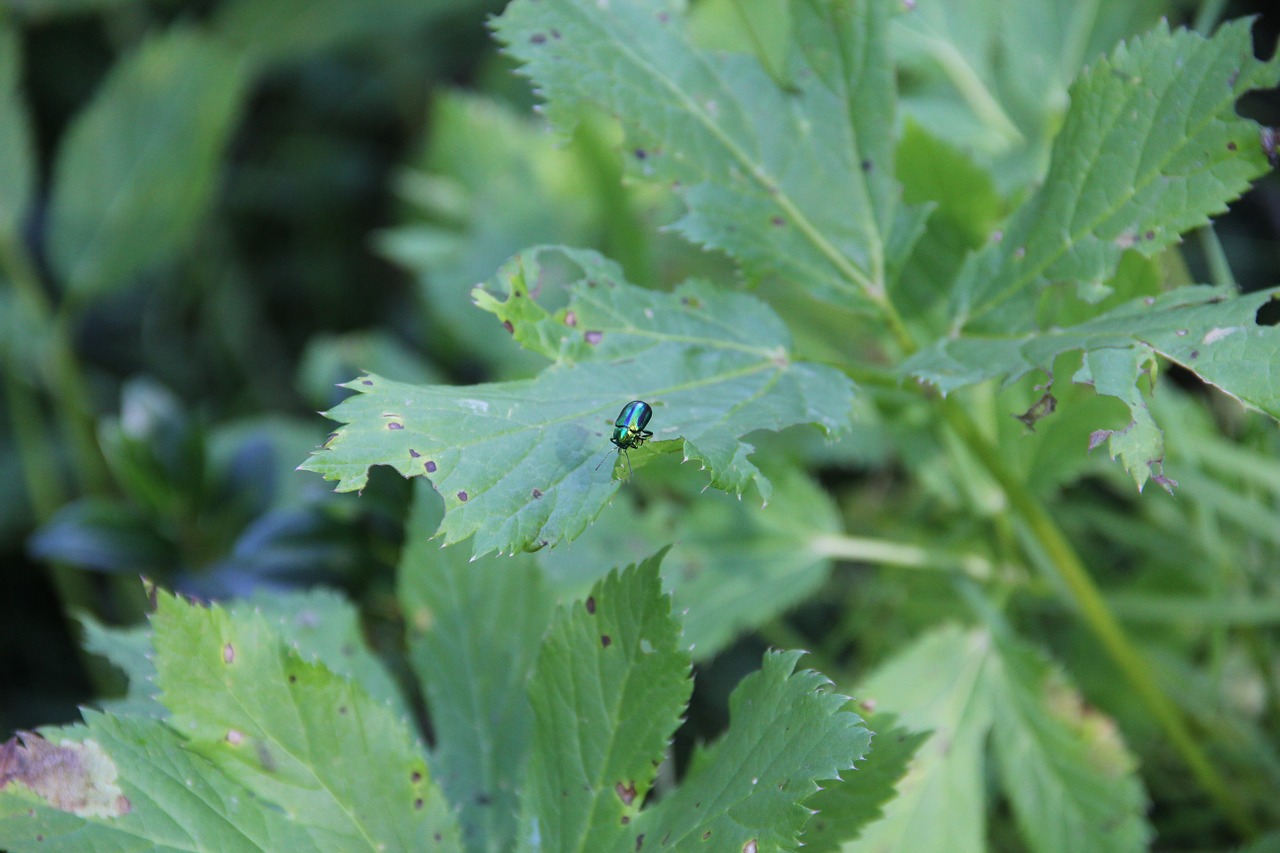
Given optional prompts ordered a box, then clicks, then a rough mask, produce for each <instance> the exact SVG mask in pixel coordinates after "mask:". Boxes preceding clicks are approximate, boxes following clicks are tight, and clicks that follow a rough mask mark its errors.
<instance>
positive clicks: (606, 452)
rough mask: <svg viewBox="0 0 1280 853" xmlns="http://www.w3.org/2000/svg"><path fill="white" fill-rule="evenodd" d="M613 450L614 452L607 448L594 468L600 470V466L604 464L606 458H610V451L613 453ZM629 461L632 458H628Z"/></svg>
mask: <svg viewBox="0 0 1280 853" xmlns="http://www.w3.org/2000/svg"><path fill="white" fill-rule="evenodd" d="M612 452H613V451H611V450H606V451H605V452H604V456H601V457H600V461H599V462H597V463H596V467H595V469H594V470H596V471H599V470H600V466H601V465H603V464H604V460H606V459H608V458H609V454H610V453H612ZM627 461H628V462H630V461H631V460H630V459H628V460H627Z"/></svg>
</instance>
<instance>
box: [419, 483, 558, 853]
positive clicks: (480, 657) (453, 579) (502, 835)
mask: <svg viewBox="0 0 1280 853" xmlns="http://www.w3.org/2000/svg"><path fill="white" fill-rule="evenodd" d="M415 492H416V494H415V497H414V502H413V507H412V509H411V510H410V514H409V519H408V523H407V529H408V541H407V542H406V543H405V550H404V554H403V556H402V557H401V561H400V572H399V591H398V595H399V599H400V602H401V605H402V606H403V608H404V613H405V622H406V624H407V629H408V643H409V660H410V662H411V664H412V666H413V669H414V671H415V672H416V673H417V674H418V677H419V679H420V680H421V682H422V685H423V690H424V692H425V694H426V699H427V708H428V711H429V713H430V714H431V726H432V729H433V730H434V732H435V737H436V747H435V749H434V751H433V752H432V762H431V766H432V769H433V770H435V772H436V777H437V780H438V781H439V783H440V786H441V787H442V788H443V789H444V791H445V794H446V795H447V796H448V798H449V800H450V801H451V802H452V803H454V805H455V808H457V810H458V822H459V824H460V825H461V829H462V841H463V845H464V847H465V849H467V850H469V851H492V852H493V853H505V851H509V850H513V849H515V832H516V817H517V815H518V813H519V810H520V808H519V802H518V798H517V793H518V791H517V786H518V785H519V784H520V782H521V781H523V779H524V773H525V766H526V764H527V762H528V757H529V740H530V736H531V734H532V730H533V710H532V707H531V706H530V704H529V698H528V695H527V693H526V682H527V681H528V679H529V676H530V674H531V673H532V671H533V665H534V660H535V659H536V657H537V653H538V647H539V643H540V641H541V639H542V635H543V633H545V631H546V628H547V625H548V624H549V622H550V620H551V615H552V612H553V608H554V601H553V599H552V597H551V595H550V592H549V590H548V585H547V583H546V581H545V580H544V579H543V577H542V573H541V572H540V571H538V568H537V566H535V565H534V564H533V561H532V559H531V558H530V557H529V556H527V555H524V554H519V555H516V556H515V557H514V558H509V559H499V558H496V557H482V558H480V559H478V560H472V561H468V560H467V559H466V556H465V555H464V554H461V553H459V552H458V550H457V549H453V548H447V549H441V548H440V547H438V546H436V545H433V544H432V543H431V541H430V540H431V537H432V534H433V533H434V532H435V529H436V527H437V526H438V525H439V523H440V516H441V510H440V501H439V498H438V497H437V496H436V495H435V494H434V493H433V492H432V491H431V489H430V487H429V486H428V484H426V483H425V482H419V483H418V484H417V488H416V489H415Z"/></svg>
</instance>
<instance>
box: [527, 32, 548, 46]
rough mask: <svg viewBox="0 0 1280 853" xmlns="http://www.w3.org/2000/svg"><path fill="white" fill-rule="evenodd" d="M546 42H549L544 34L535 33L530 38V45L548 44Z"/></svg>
mask: <svg viewBox="0 0 1280 853" xmlns="http://www.w3.org/2000/svg"><path fill="white" fill-rule="evenodd" d="M546 42H547V37H546V36H545V35H544V34H542V33H534V34H533V35H531V36H529V43H530V44H546Z"/></svg>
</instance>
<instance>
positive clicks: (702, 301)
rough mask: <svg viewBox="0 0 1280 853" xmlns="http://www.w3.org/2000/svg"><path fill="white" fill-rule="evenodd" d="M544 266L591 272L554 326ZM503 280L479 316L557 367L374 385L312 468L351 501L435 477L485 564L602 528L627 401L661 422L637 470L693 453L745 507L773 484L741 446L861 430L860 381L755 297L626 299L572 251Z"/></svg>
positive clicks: (614, 273)
mask: <svg viewBox="0 0 1280 853" xmlns="http://www.w3.org/2000/svg"><path fill="white" fill-rule="evenodd" d="M544 255H550V256H551V257H552V260H558V259H560V258H562V257H563V258H568V259H569V260H571V261H572V262H573V263H574V264H576V265H577V266H578V267H580V269H581V271H582V272H581V275H580V277H578V278H577V280H576V281H574V282H573V283H572V284H571V285H569V287H568V293H569V297H568V306H567V307H566V308H563V309H561V310H560V311H558V312H557V313H556V314H554V315H552V314H548V313H547V312H546V311H545V310H544V309H543V308H542V307H541V306H540V305H539V304H538V303H537V302H535V301H534V298H533V297H534V294H535V292H536V291H535V290H533V289H531V284H532V285H537V286H539V287H542V288H544V289H549V288H550V283H549V282H548V281H544V280H543V277H544V274H545V275H546V276H547V278H550V277H551V273H550V272H549V271H548V270H549V269H550V267H549V266H548V265H545V264H543V263H542V257H543V256H544ZM499 279H500V280H503V281H505V284H506V286H507V289H508V291H509V296H508V297H507V300H506V301H505V302H499V301H497V300H496V299H495V298H494V297H492V296H490V295H489V294H487V293H485V292H484V291H477V294H476V301H477V303H478V304H479V305H480V306H481V307H483V308H485V309H486V310H490V311H492V312H494V313H496V314H497V315H498V317H499V319H501V320H502V321H503V322H504V325H507V326H508V328H510V329H511V330H512V332H513V334H514V335H515V336H516V339H517V340H519V341H520V342H521V343H522V344H523V345H524V346H526V347H527V348H530V349H533V350H535V351H537V352H541V353H543V354H544V355H549V356H553V357H554V358H555V359H556V363H555V364H554V365H553V366H552V367H550V368H548V369H547V370H544V371H543V372H542V373H541V374H540V375H539V376H538V377H537V378H536V379H533V380H529V381H521V382H503V383H491V384H485V385H474V386H470V387H462V388H458V387H447V386H431V387H414V386H410V385H403V384H400V383H396V382H389V381H387V380H385V379H382V378H380V377H377V376H366V377H364V378H362V379H359V380H357V381H355V382H352V383H350V384H349V385H348V386H347V387H349V388H353V389H355V390H357V391H359V392H361V393H360V394H359V395H357V396H354V397H351V398H348V399H347V400H344V401H343V402H342V403H341V404H340V405H339V406H337V407H336V408H335V409H334V410H333V411H332V412H330V413H328V414H329V416H330V417H332V418H334V419H335V420H338V421H342V422H343V423H345V424H347V426H345V427H342V428H341V429H339V430H338V432H337V433H336V434H335V436H334V437H333V438H331V439H330V441H329V443H328V444H327V445H326V447H325V448H324V449H322V450H320V451H318V452H317V453H316V454H314V455H313V456H312V457H311V458H310V459H308V460H307V462H306V463H305V464H304V465H303V466H302V467H303V468H304V469H306V470H310V471H317V472H319V473H321V474H323V475H324V476H325V478H326V479H330V480H337V481H338V486H337V488H338V490H339V491H351V490H353V489H359V488H362V487H363V486H364V484H365V482H366V481H367V479H368V468H369V466H371V465H379V464H382V465H391V466H393V467H394V468H395V469H396V470H397V471H399V472H400V473H401V474H403V475H404V476H406V477H408V476H422V475H426V476H428V477H429V479H430V480H431V481H432V484H433V485H434V486H435V487H436V489H437V490H438V491H439V492H440V493H441V495H442V496H443V497H444V502H445V518H444V522H443V524H442V525H441V527H440V533H441V535H442V536H443V538H444V541H445V542H446V543H453V542H457V541H459V540H461V539H465V538H466V537H468V536H471V535H472V534H474V535H475V544H474V552H475V553H476V554H484V553H487V552H489V551H492V550H495V549H496V550H498V551H515V550H519V549H523V548H528V547H530V546H535V547H536V546H541V545H550V544H554V543H556V542H558V541H560V540H561V539H566V538H569V539H572V538H574V537H576V536H577V535H578V534H580V533H581V532H582V530H583V529H584V528H585V527H586V526H587V524H588V523H589V522H590V521H591V519H593V518H594V517H595V516H596V515H597V514H599V512H600V510H601V509H603V507H604V505H605V503H606V502H607V501H608V500H609V498H610V496H611V495H612V494H613V493H614V491H615V490H616V489H617V487H618V482H617V480H616V479H614V478H611V477H609V476H608V475H607V474H605V473H603V472H600V471H596V470H594V469H595V467H596V465H598V464H599V462H600V461H601V460H602V458H607V457H602V454H605V453H608V452H610V451H611V449H612V446H611V445H610V444H609V440H608V435H609V431H610V430H611V429H612V424H613V421H614V419H615V418H616V417H617V415H618V411H619V410H620V409H621V408H622V406H623V405H624V404H625V403H626V402H627V401H628V400H633V399H638V400H646V401H648V402H649V403H650V404H651V405H652V406H653V407H654V416H653V420H652V421H651V422H650V424H649V429H650V430H652V431H653V432H654V434H655V435H654V440H653V442H651V443H650V445H647V446H645V447H644V448H642V449H641V451H639V452H633V453H631V454H630V457H631V461H632V463H633V464H634V465H635V466H637V467H639V466H641V465H643V463H644V462H645V461H647V460H648V459H649V458H651V457H652V455H653V453H654V452H658V453H661V452H664V451H669V450H670V449H671V447H678V446H680V445H670V446H667V447H664V446H663V444H662V442H668V441H672V440H675V439H680V440H682V442H683V450H684V458H685V459H686V460H688V459H692V460H695V461H697V462H699V463H701V464H702V465H703V466H704V467H705V468H707V469H708V470H709V471H710V472H711V484H712V485H713V486H715V487H717V488H721V489H726V490H732V491H735V492H737V493H738V494H741V493H742V492H743V491H744V490H745V489H746V487H747V486H748V485H749V484H754V485H755V486H756V487H757V489H759V490H760V491H761V492H762V494H764V495H765V496H766V497H767V496H768V488H769V486H768V481H767V480H765V479H764V477H763V476H762V475H761V474H760V472H759V471H758V470H757V469H756V467H755V465H753V464H752V463H751V462H750V461H749V460H748V459H747V457H748V455H749V454H750V453H751V450H752V447H751V445H749V444H746V443H745V442H743V441H741V438H740V437H741V436H743V435H745V434H747V433H749V432H752V431H754V430H760V429H772V430H777V429H781V428H783V427H786V426H791V425H794V424H801V423H816V424H818V425H819V426H821V427H822V428H823V429H824V430H826V431H827V432H831V431H833V430H837V429H840V428H842V427H843V426H844V425H845V424H846V423H847V422H848V419H849V414H850V410H851V408H852V403H853V394H852V385H851V383H850V382H849V381H848V379H846V378H845V377H844V376H843V375H841V374H840V373H838V372H837V371H835V370H833V369H831V368H828V367H823V366H819V365H813V364H807V363H804V362H796V361H793V360H792V357H791V354H790V339H789V335H788V334H787V330H786V328H785V327H784V326H783V325H782V323H781V322H780V321H779V320H778V319H777V317H776V316H775V315H773V313H772V312H771V311H770V310H769V309H768V308H766V307H765V306H764V305H762V304H761V303H760V302H758V301H757V300H755V299H753V298H752V297H750V296H746V295H742V294H734V293H726V292H723V291H721V290H719V289H717V288H713V287H711V286H709V285H706V284H703V283H698V282H690V283H687V284H685V285H683V286H681V287H680V288H678V289H677V290H676V292H674V293H669V294H668V293H656V292H654V291H650V290H645V289H642V288H639V287H635V286H633V285H630V284H627V283H626V282H625V281H623V280H622V277H621V275H620V272H619V270H618V268H617V266H616V265H614V264H612V263H609V262H607V261H605V260H604V259H602V258H600V257H599V256H598V255H595V254H594V253H589V252H582V251H571V250H564V249H556V250H551V249H535V250H531V251H529V252H526V253H523V254H521V255H519V256H517V257H516V258H515V259H514V260H513V261H512V262H511V263H509V264H508V265H507V266H505V267H504V268H503V269H502V270H501V271H500V272H499ZM655 443H656V444H657V445H658V446H657V447H656V448H654V447H653V445H654V444H655ZM619 466H620V468H621V470H623V471H625V470H626V466H625V464H623V463H621V462H620V463H619ZM615 470H617V469H615Z"/></svg>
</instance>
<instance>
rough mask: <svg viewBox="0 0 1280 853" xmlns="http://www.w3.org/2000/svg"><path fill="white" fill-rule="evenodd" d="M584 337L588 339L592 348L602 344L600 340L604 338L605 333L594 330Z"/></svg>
mask: <svg viewBox="0 0 1280 853" xmlns="http://www.w3.org/2000/svg"><path fill="white" fill-rule="evenodd" d="M583 337H584V338H586V341H587V343H589V344H591V345H592V346H595V345H596V344H598V343H600V340H601V339H602V338H603V337H604V332H598V331H594V330H593V331H589V332H586V333H584V334H583Z"/></svg>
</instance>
